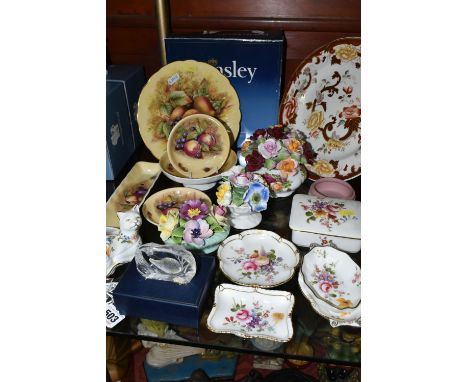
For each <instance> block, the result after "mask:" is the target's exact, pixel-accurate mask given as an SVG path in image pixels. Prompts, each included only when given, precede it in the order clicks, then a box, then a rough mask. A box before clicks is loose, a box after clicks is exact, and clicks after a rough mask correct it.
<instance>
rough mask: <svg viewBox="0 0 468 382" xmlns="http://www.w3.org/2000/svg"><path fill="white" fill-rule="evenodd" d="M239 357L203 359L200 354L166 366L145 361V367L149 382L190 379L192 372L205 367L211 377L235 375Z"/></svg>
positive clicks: (170, 381)
mask: <svg viewBox="0 0 468 382" xmlns="http://www.w3.org/2000/svg"><path fill="white" fill-rule="evenodd" d="M236 365H237V357H231V358H226V357H222V358H219V359H214V360H211V359H203V358H202V357H201V356H200V355H192V356H189V357H185V358H184V360H183V362H182V363H175V364H172V365H168V366H165V367H153V366H150V365H149V364H148V362H146V361H145V363H144V368H145V374H146V379H147V380H148V382H172V381H184V380H187V379H190V376H191V375H192V372H193V371H194V370H197V369H203V370H204V371H205V373H206V374H207V375H208V377H210V378H223V377H231V378H232V377H233V375H234V374H235V372H236Z"/></svg>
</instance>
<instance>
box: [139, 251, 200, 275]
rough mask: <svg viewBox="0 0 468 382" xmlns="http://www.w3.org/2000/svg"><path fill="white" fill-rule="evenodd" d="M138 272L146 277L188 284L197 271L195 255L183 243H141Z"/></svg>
mask: <svg viewBox="0 0 468 382" xmlns="http://www.w3.org/2000/svg"><path fill="white" fill-rule="evenodd" d="M135 262H136V267H137V270H138V272H139V273H140V274H141V275H142V276H143V277H144V278H145V279H153V280H163V281H172V282H174V283H177V284H187V283H189V282H190V280H192V278H193V276H195V273H196V271H197V265H196V262H195V258H194V257H193V255H192V254H191V253H190V252H189V251H187V250H186V249H185V248H184V247H182V246H181V245H160V244H155V243H147V244H143V245H140V246H139V247H138V249H137V251H136V254H135Z"/></svg>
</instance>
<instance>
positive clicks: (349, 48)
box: [280, 37, 361, 180]
mask: <svg viewBox="0 0 468 382" xmlns="http://www.w3.org/2000/svg"><path fill="white" fill-rule="evenodd" d="M280 122H281V123H283V124H286V125H289V127H291V128H293V129H297V130H299V131H302V132H303V133H305V134H306V135H307V137H308V141H309V142H310V144H311V146H312V149H313V151H314V152H316V153H317V157H316V158H315V163H314V164H312V165H306V167H307V169H308V170H309V178H310V179H314V180H316V179H319V178H321V177H330V178H339V179H343V180H347V179H351V178H354V177H356V176H358V175H360V173H361V39H360V38H359V37H352V38H342V39H338V40H335V41H333V42H331V43H329V44H328V45H325V46H323V47H321V48H319V49H317V50H315V51H314V52H313V53H311V54H310V55H309V56H308V57H307V58H306V59H305V60H304V61H303V62H302V63H301V64H300V65H299V67H298V68H297V69H296V71H295V72H294V74H293V75H292V80H291V82H290V84H289V86H288V87H287V91H286V92H285V94H284V97H283V100H282V102H281V109H280Z"/></svg>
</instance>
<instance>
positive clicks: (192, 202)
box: [143, 188, 230, 253]
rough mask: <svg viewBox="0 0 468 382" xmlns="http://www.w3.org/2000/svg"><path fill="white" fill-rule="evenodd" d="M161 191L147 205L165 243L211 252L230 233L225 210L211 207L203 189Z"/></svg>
mask: <svg viewBox="0 0 468 382" xmlns="http://www.w3.org/2000/svg"><path fill="white" fill-rule="evenodd" d="M160 193H161V194H160ZM160 193H157V194H154V195H152V196H151V198H149V199H148V200H147V201H146V202H145V205H146V204H148V206H147V207H148V208H147V210H146V211H147V215H148V213H150V215H148V217H149V218H150V219H151V220H149V221H150V222H151V223H153V224H155V225H156V226H157V227H158V230H159V231H160V233H161V234H160V236H161V240H162V241H163V242H164V243H165V244H180V245H182V246H183V247H185V248H187V249H194V250H201V251H202V252H203V253H211V252H213V251H215V250H216V249H217V248H218V246H219V244H220V243H221V242H222V241H223V240H224V239H225V238H226V237H227V236H228V235H229V230H230V226H229V224H227V222H226V218H225V214H226V209H225V208H223V207H219V206H212V205H211V202H210V199H209V197H208V196H207V195H206V194H204V193H203V192H201V191H198V190H193V189H189V188H172V189H167V190H164V191H161V192H160ZM158 194H160V195H158ZM153 197H154V199H153ZM151 211H153V212H152V213H151ZM143 214H145V209H144V210H143ZM147 215H145V217H146V218H147V219H148V217H147Z"/></svg>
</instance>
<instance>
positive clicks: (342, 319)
mask: <svg viewBox="0 0 468 382" xmlns="http://www.w3.org/2000/svg"><path fill="white" fill-rule="evenodd" d="M298 283H299V289H300V290H301V292H302V294H303V295H304V297H305V298H306V299H307V300H308V301H309V303H310V305H311V306H312V309H314V310H315V312H317V314H319V315H320V316H322V317H323V318H325V319H327V320H329V321H330V325H331V326H333V327H336V326H342V325H346V326H358V327H360V326H361V305H359V306H358V307H357V308H355V309H335V308H333V307H332V306H331V305H330V304H327V303H326V302H325V301H323V300H321V299H319V298H317V297H316V296H315V294H314V293H313V292H312V290H311V289H310V288H309V287H308V286H307V284H306V283H305V281H304V276H303V274H302V272H299V276H298Z"/></svg>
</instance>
